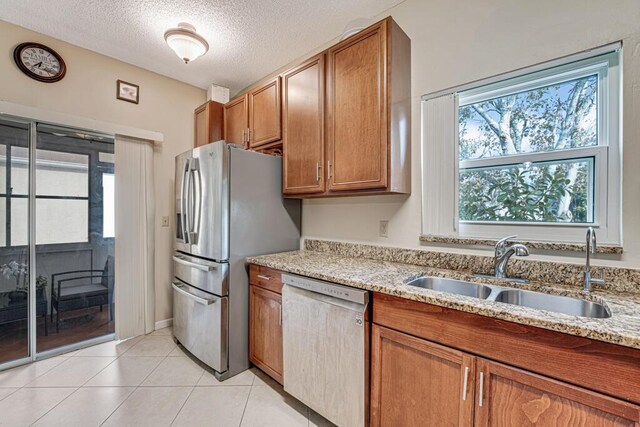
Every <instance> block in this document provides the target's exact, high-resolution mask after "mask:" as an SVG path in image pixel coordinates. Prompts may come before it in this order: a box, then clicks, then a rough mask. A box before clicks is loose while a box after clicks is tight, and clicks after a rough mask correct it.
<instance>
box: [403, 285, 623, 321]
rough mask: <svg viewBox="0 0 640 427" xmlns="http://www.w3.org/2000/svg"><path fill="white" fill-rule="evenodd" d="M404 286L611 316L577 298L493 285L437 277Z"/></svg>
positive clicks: (603, 307)
mask: <svg viewBox="0 0 640 427" xmlns="http://www.w3.org/2000/svg"><path fill="white" fill-rule="evenodd" d="M407 285H409V286H415V287H419V288H425V289H432V290H434V291H440V292H448V293H451V294H456V295H464V296H468V297H474V298H480V299H484V300H487V301H495V302H502V303H505V304H513V305H517V306H521V307H528V308H534V309H538V310H546V311H551V312H554V313H562V314H568V315H570V316H579V317H590V318H596V319H605V318H608V317H611V311H610V310H609V307H607V306H606V305H604V304H600V303H597V302H592V301H586V300H583V299H579V298H572V297H564V296H558V295H550V294H545V293H542V292H534V291H525V290H522V289H513V288H505V287H502V286H495V285H483V284H480V283H473V282H465V281H462V280H453V279H446V278H441V277H418V278H417V279H414V280H412V281H410V282H408V283H407Z"/></svg>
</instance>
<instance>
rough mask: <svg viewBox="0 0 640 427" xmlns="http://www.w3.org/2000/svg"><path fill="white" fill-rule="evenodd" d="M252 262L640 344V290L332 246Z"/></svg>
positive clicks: (610, 340) (573, 332) (601, 338)
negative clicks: (574, 311) (496, 275)
mask: <svg viewBox="0 0 640 427" xmlns="http://www.w3.org/2000/svg"><path fill="white" fill-rule="evenodd" d="M247 261H248V262H249V263H252V264H258V265H261V266H265V267H270V268H274V269H277V270H282V271H285V272H289V273H294V274H299V275H303V276H307V277H313V278H316V279H321V280H326V281H329V282H334V283H339V284H343V285H347V286H352V287H355V288H360V289H367V290H370V291H375V292H380V293H384V294H389V295H394V296H398V297H401V298H406V299H410V300H414V301H420V302H425V303H429V304H434V305H438V306H441V307H447V308H452V309H456V310H461V311H465V312H468V313H475V314H480V315H483V316H489V317H494V318H497V319H502V320H508V321H511V322H515V323H520V324H525V325H531V326H537V327H540V328H545V329H549V330H553V331H558V332H563V333H567V334H571V335H576V336H582V337H587V338H591V339H594V340H599V341H604V342H608V343H613V344H618V345H623V346H626V347H633V348H638V349H640V294H638V293H621V292H615V293H614V292H611V291H601V290H594V291H593V292H592V293H591V294H590V295H589V296H588V297H587V298H585V296H584V295H583V294H582V293H581V292H580V290H579V289H576V288H575V287H573V288H570V287H566V286H557V285H551V284H548V283H538V282H532V283H528V284H518V283H515V282H498V281H493V280H491V279H483V278H477V277H473V276H472V275H471V272H461V271H453V270H444V269H438V268H430V267H424V266H418V265H411V264H402V263H396V262H388V261H379V260H374V259H367V258H353V257H348V256H343V255H335V254H331V253H326V252H315V251H310V250H300V251H293V252H283V253H279V254H273V255H263V256H257V257H250V258H248V259H247ZM419 276H436V277H449V278H453V279H462V280H467V281H471V282H477V283H488V284H494V285H498V286H505V287H512V288H521V289H528V290H534V291H540V292H546V293H551V294H556V295H565V296H574V297H580V298H584V299H589V300H592V301H597V302H604V303H606V304H607V306H608V307H609V309H610V310H611V314H612V316H611V317H610V318H608V319H591V318H586V317H577V316H570V315H566V314H560V313H552V312H548V311H543V310H536V309H531V308H527V307H520V306H516V305H511V304H504V303H499V302H494V301H485V300H482V299H478V298H472V297H466V296H461V295H455V294H451V293H445V292H438V291H434V290H430V289H424V288H418V287H414V286H408V285H407V284H406V283H407V282H409V281H410V280H411V279H414V278H416V277H419Z"/></svg>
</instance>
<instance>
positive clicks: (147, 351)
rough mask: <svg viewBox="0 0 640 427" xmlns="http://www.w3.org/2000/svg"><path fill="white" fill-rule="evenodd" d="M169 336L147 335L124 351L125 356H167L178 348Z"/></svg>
mask: <svg viewBox="0 0 640 427" xmlns="http://www.w3.org/2000/svg"><path fill="white" fill-rule="evenodd" d="M176 347H177V346H176V344H175V343H174V342H173V339H172V338H171V337H168V336H147V337H144V338H143V339H141V340H140V341H139V342H137V343H136V344H135V345H134V346H133V347H131V348H130V349H129V350H127V351H126V352H124V353H123V356H166V355H168V354H169V353H171V352H172V351H173V350H175V348H176Z"/></svg>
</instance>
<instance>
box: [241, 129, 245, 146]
mask: <svg viewBox="0 0 640 427" xmlns="http://www.w3.org/2000/svg"><path fill="white" fill-rule="evenodd" d="M244 142H245V141H244V129H242V146H243V147H245V148H246V146H245V144H244Z"/></svg>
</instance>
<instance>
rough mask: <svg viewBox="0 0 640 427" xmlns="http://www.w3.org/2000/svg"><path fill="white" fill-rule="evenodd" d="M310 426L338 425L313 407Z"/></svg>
mask: <svg viewBox="0 0 640 427" xmlns="http://www.w3.org/2000/svg"><path fill="white" fill-rule="evenodd" d="M309 427H336V425H335V424H333V423H332V422H331V421H329V420H327V419H326V418H324V417H323V416H321V415H320V414H318V413H317V412H316V411H314V410H313V409H309Z"/></svg>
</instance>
